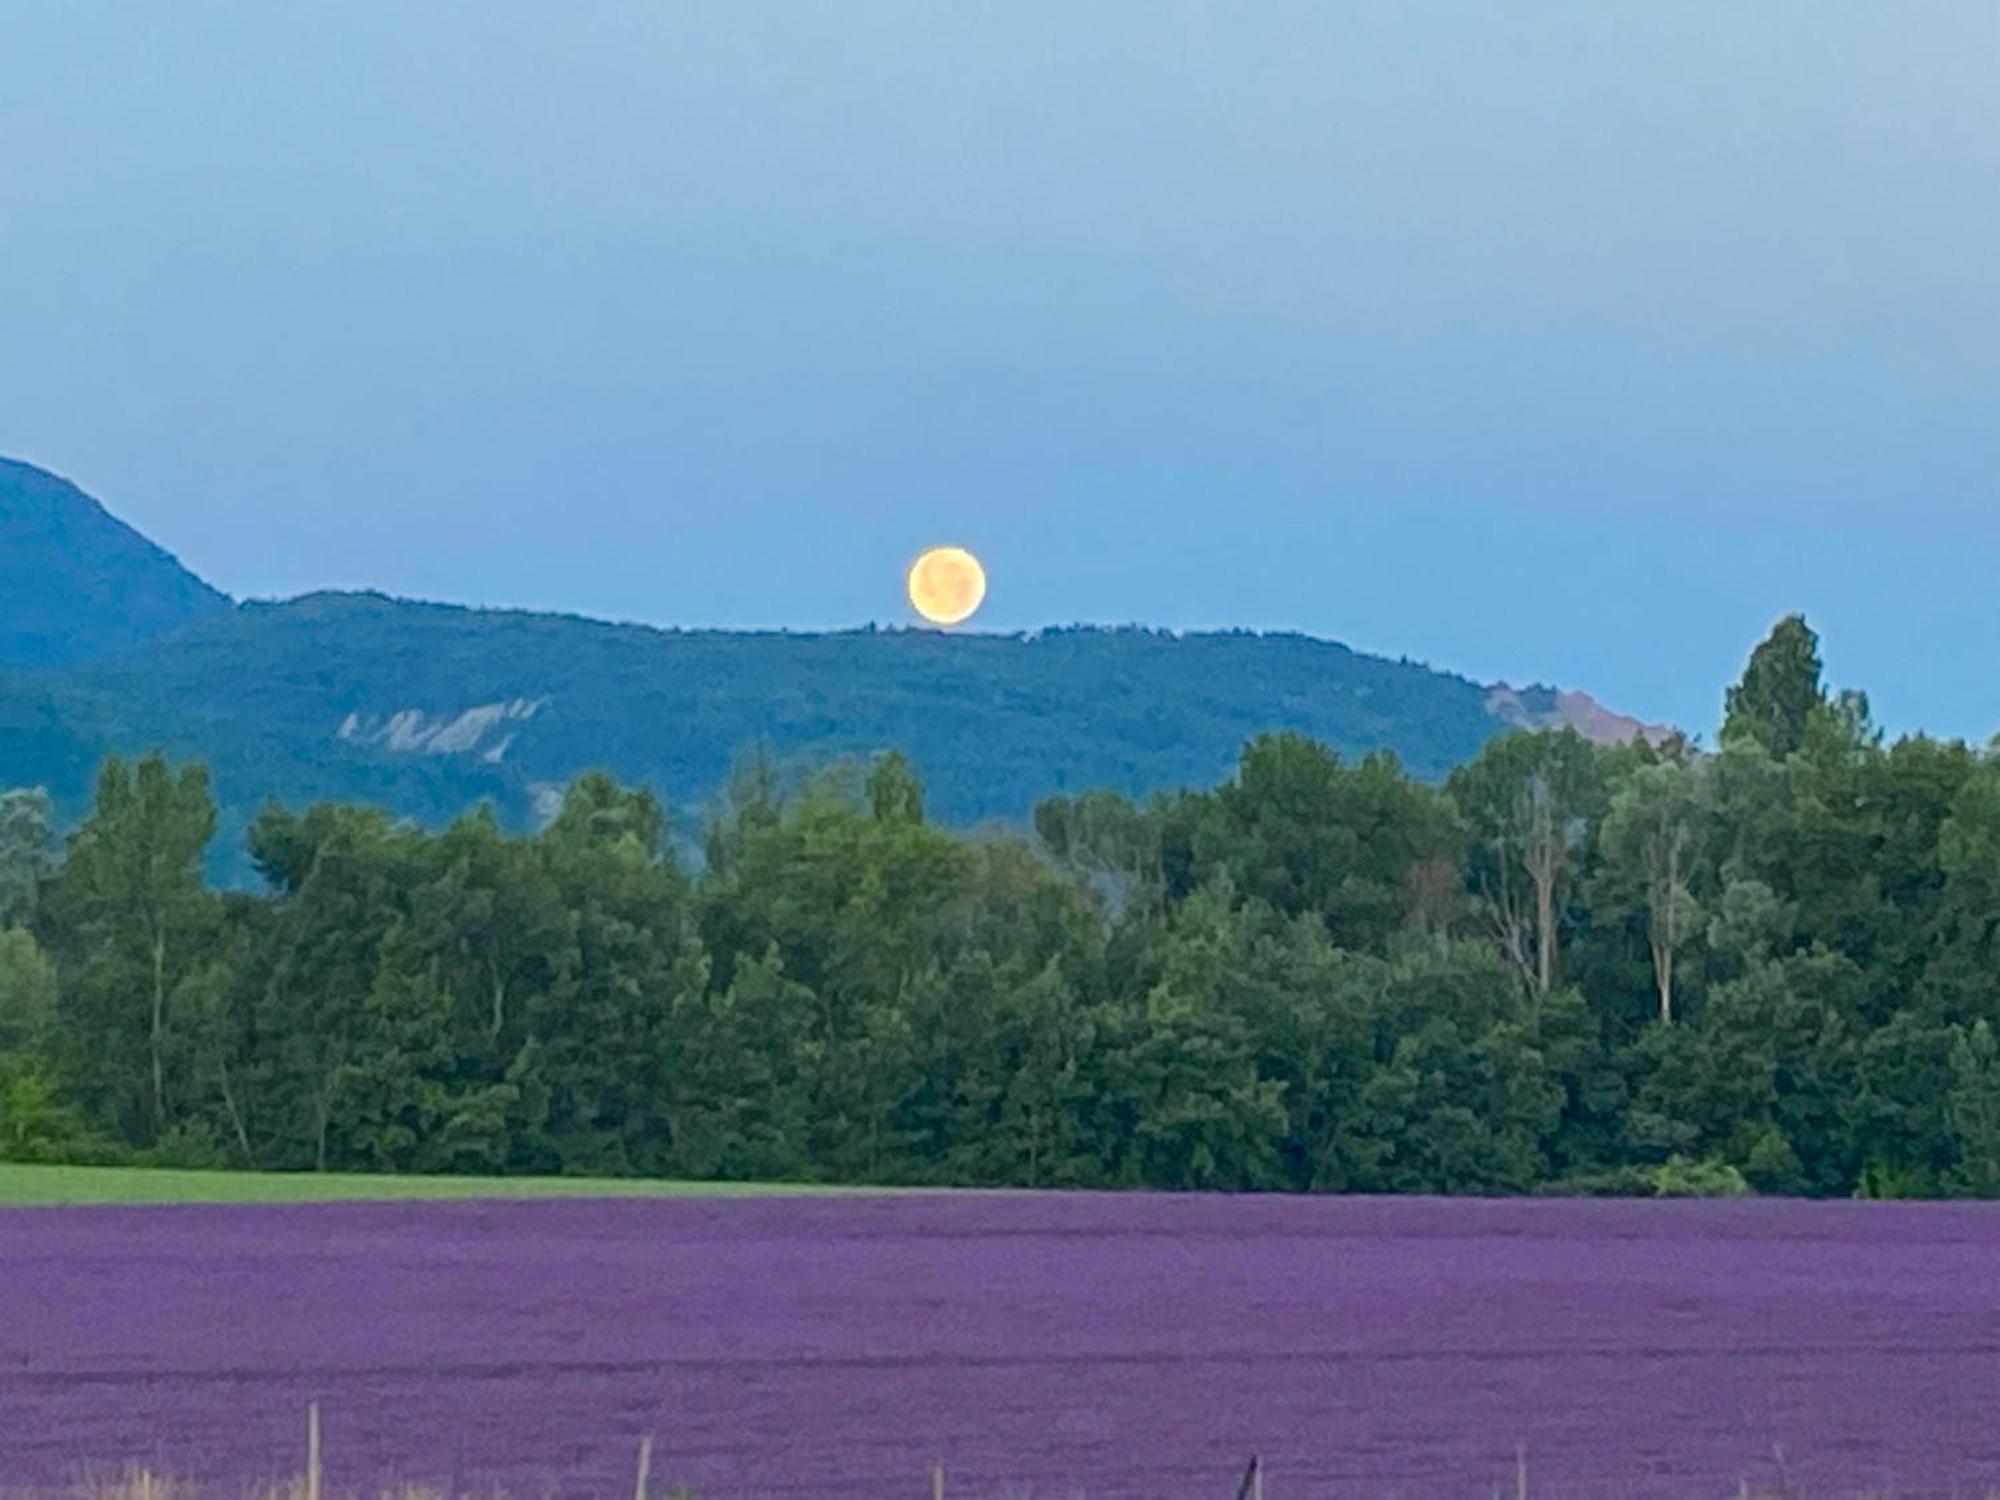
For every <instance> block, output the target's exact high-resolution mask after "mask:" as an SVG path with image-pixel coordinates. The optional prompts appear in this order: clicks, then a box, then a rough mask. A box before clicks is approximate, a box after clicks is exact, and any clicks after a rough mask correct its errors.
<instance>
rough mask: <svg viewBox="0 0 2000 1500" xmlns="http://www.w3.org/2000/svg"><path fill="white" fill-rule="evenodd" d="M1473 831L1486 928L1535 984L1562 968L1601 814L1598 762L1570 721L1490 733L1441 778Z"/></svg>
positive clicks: (1540, 986)
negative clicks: (1474, 753) (1545, 729)
mask: <svg viewBox="0 0 2000 1500" xmlns="http://www.w3.org/2000/svg"><path fill="white" fill-rule="evenodd" d="M1446 786H1447V789H1448V791H1449V792H1450V794H1451V797H1452V800H1453V801H1454V802H1455V803H1456V804H1457V806H1458V808H1459V809H1460V811H1461V812H1462V814H1463V815H1464V817H1465V819H1466V822H1467V824H1468V825H1469V829H1470V833H1471V845H1470V858H1471V881H1470V883H1471V887H1472V893H1473V897H1474V902H1475V905H1476V909H1477V910H1478V912H1479V913H1480V915H1481V917H1482V919H1483V924H1484V928H1485V931H1486V932H1487V933H1488V935H1490V936H1491V937H1492V938H1493V940H1494V941H1495V942H1496V943H1498V945H1499V947H1500V950H1501V952H1502V953H1504V954H1505V955H1506V957H1507V960H1508V962H1510V963H1511V964H1513V965H1514V967H1515V968H1516V969H1518V970H1519V971H1520V973H1521V975H1522V976H1523V978H1524V979H1526V980H1527V982H1528V983H1530V984H1531V985H1533V986H1534V988H1535V989H1537V990H1538V991H1540V992H1541V993H1542V994H1547V993H1549V992H1550V991H1551V990H1553V989H1554V988H1555V987H1556V984H1557V982H1558V981H1559V979H1560V977H1561V972H1562V966H1561V961H1560V953H1561V946H1562V942H1563V939H1564V936H1565V933H1566V930H1567V929H1568V927H1569V925H1570V906H1571V899H1572V896H1573V894H1574V892H1575V890H1576V888H1577V886H1578V884H1579V883H1580V881H1581V879H1582V876H1583V873H1584V872H1583V868H1582V867H1583V864H1584V861H1585V859H1586V858H1587V856H1588V853H1589V851H1590V848H1591V843H1592V839H1593V836H1594V831H1595V828H1596V824H1597V821H1598V820H1599V818H1600V817H1601V816H1602V812H1603V809H1602V801H1603V792H1604V784H1603V768H1602V766H1601V764H1600V760H1599V756H1598V754H1597V752H1596V751H1595V749H1594V748H1593V747H1592V746H1591V744H1590V743H1589V742H1588V741H1587V740H1585V739H1584V738H1583V737H1582V736H1581V735H1579V734H1577V733H1576V732H1575V731H1574V730H1572V729H1562V730H1558V731H1556V732H1554V733H1545V734H1533V733H1528V732H1525V731H1521V732H1516V733H1513V734H1507V735H1502V736H1500V737H1499V738H1498V739H1495V740H1493V741H1491V742H1490V743H1489V744H1488V745H1487V746H1486V748H1485V750H1484V751H1482V752H1481V754H1480V755H1479V757H1478V758H1477V759H1476V760H1474V761H1472V762H1471V763H1470V764H1468V765H1465V766H1462V767H1460V768H1459V769H1458V770H1456V771H1454V772H1453V773H1452V774H1451V778H1450V780H1449V781H1448V782H1447V783H1446Z"/></svg>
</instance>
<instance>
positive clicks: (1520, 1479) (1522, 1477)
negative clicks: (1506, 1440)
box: [1514, 1443, 1528, 1500]
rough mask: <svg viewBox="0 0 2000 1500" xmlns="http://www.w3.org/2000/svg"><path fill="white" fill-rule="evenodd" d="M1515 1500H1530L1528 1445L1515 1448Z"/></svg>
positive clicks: (1522, 1444) (1521, 1444) (1517, 1445)
mask: <svg viewBox="0 0 2000 1500" xmlns="http://www.w3.org/2000/svg"><path fill="white" fill-rule="evenodd" d="M1514 1500H1528V1445H1527V1444H1526V1443H1517V1444H1515V1446H1514Z"/></svg>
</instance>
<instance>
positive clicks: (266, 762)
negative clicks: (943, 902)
mask: <svg viewBox="0 0 2000 1500" xmlns="http://www.w3.org/2000/svg"><path fill="white" fill-rule="evenodd" d="M8 468H9V470H10V471H19V470H20V469H21V468H22V466H20V465H11V466H8ZM31 472H32V471H31ZM41 478H42V480H43V481H45V483H44V484H42V485H41V487H40V488H39V490H37V489H36V486H35V485H33V484H24V483H23V482H22V481H20V479H19V477H18V473H10V479H11V480H12V482H14V483H15V485H16V492H17V493H23V492H29V491H33V492H36V493H40V494H41V495H42V496H43V497H44V501H45V503H47V504H49V505H57V504H58V503H60V505H61V506H62V507H66V510H65V514H66V516H67V517H68V518H69V522H70V523H71V524H72V527H73V529H72V531H70V532H68V533H59V532H54V531H51V530H50V529H49V528H47V527H45V528H44V529H43V530H42V531H41V532H40V533H37V534H36V537H37V540H36V541H35V543H34V545H35V546H36V547H38V548H40V549H41V550H42V551H43V552H47V551H48V550H50V549H51V548H54V549H55V550H57V551H61V550H62V549H63V548H64V547H66V546H68V545H70V544H69V543H66V542H65V541H64V540H63V537H64V536H65V535H69V536H74V537H79V538H81V540H80V541H79V542H77V543H76V544H75V551H76V553H77V557H76V559H75V567H74V569H73V570H72V572H73V573H74V574H75V575H76V576H80V577H92V578H99V577H103V576H105V569H106V567H107V563H106V561H105V560H106V559H107V558H110V557H113V556H116V555H123V554H118V553H117V552H116V549H115V548H114V547H112V546H111V545H110V544H108V543H106V542H105V541H104V540H103V535H102V533H103V526H102V525H97V524H96V523H93V522H91V521H89V520H88V516H89V514H90V513H94V514H95V515H96V516H98V517H101V518H102V522H103V523H104V525H108V526H110V527H112V528H115V529H116V531H117V532H118V533H121V534H122V535H123V536H124V537H128V538H130V542H129V543H126V542H120V543H119V544H118V545H119V546H122V547H124V548H125V552H126V553H127V554H131V555H132V556H134V557H136V558H137V561H136V562H134V563H133V567H132V572H133V578H132V583H131V588H130V592H131V593H132V596H133V598H134V599H135V601H136V602H137V605H138V608H137V609H136V611H135V613H134V616H133V618H131V619H129V620H127V621H125V623H124V625H123V626H122V632H123V633H122V635H121V633H120V629H121V628H120V627H119V625H118V620H117V616H116V612H115V610H113V609H112V608H111V601H107V600H106V599H104V598H102V597H100V595H99V594H97V593H94V592H91V591H90V590H87V589H82V588H80V587H79V588H77V589H74V590H73V591H72V594H71V595H70V596H69V597H71V598H73V599H74V600H76V603H75V605H74V608H75V609H76V611H77V616H78V618H80V619H85V620H87V621H90V622H93V629H94V634H93V635H92V636H91V639H92V640H93V641H95V642H96V643H98V645H97V649H96V650H93V651H92V652H90V653H89V654H91V655H92V656H94V657H95V659H93V660H87V661H77V662H75V663H74V664H72V665H70V666H69V667H67V668H66V669H63V670H52V669H50V668H48V667H47V666H41V667H40V669H38V670H20V669H18V668H17V669H16V670H13V671H11V672H8V671H5V670H4V668H5V666H6V663H4V662H0V786H4V785H21V784H41V785H46V786H47V787H48V788H49V790H50V792H51V794H52V795H53V796H54V797H55V799H56V802H57V805H58V807H59V809H60V810H61V811H62V812H63V813H64V814H65V816H66V817H68V818H73V817H76V816H79V815H80V814H81V813H82V811H83V810H84V807H85V805H86V804H87V801H88V797H89V791H90V784H91V781H92V779H93V777H94V775H95V771H96V767H97V764H98V762H99V761H100V760H101V759H102V757H103V756H104V755H105V754H106V753H108V752H112V751H118V752H125V753H132V752H139V751H143V750H145V749H147V748H149V747H152V746H156V745H157V746H159V747H161V748H164V749H166V750H168V751H169V752H171V753H173V754H174V755H176V756H182V757H197V758H200V759H202V760H204V761H206V762H208V763H209V765H210V766H211V768H212V769H213V771H214V774H215V784H216V792H217V795H218V798H219V800H220V802H221V804H222V820H221V829H220V838H219V839H218V851H217V871H218V873H221V874H224V875H225V876H229V877H234V878H243V877H245V876H246V875H247V873H248V871H247V867H246V866H245V864H244V859H243V856H242V853H241V847H242V837H241V835H242V832H243V829H244V827H245V826H246V825H247V823H248V821H249V819H250V818H251V817H253V816H254V815H255V812H256V809H257V807H258V805H259V804H260V803H261V802H262V801H263V800H264V799H265V798H267V797H277V798H279V799H281V800H283V801H286V802H289V803H292V804H295V805H296V804H300V803H304V802H308V801H311V800H315V799H321V798H331V799H339V800H351V801H368V802H375V803H379V804H381V805H383V806H386V807H389V808H391V809H393V810H395V811H397V812H399V813H402V814H405V815H408V816H411V817H415V818H418V819H421V820H424V821H426V822H438V821H442V820H444V819H446V818H449V817H451V816H453V815H455V814H457V813H458V812H460V811H462V810H463V809H465V808H466V807H467V806H469V805H471V804H472V803H474V802H477V801H479V800H481V799H488V800H491V801H492V802H493V803H494V804H495V806H496V807H497V809H498V810H499V812H500V813H501V815H502V817H503V818H505V819H506V820H507V821H509V822H510V823H513V824H515V825H518V826H532V825H533V824H535V823H536V822H538V821H539V820H540V819H541V818H542V817H544V816H546V814H547V813H548V812H549V810H550V807H551V804H552V801H553V799H554V798H555V797H557V796H559V795H560V790H561V788H562V787H563V786H564V785H565V784H566V783H567V782H568V781H570V780H571V779H572V778H573V777H575V776H576V775H577V774H579V773H580V772H582V771H584V770H587V769H591V768H593V767H602V768H605V769H608V770H610V771H612V772H613V773H615V774H616V775H618V776H619V777H621V778H623V779H625V780H628V781H633V782H640V783H644V784H646V785H648V786H651V787H653V788H654V789H656V790H657V791H658V792H659V793H660V794H661V795H662V796H663V797H665V798H666V800H667V801H668V804H669V806H670V807H672V808H673V809H675V811H676V813H677V814H678V817H677V823H678V826H679V827H680V829H681V831H682V832H683V833H686V832H688V831H689V830H690V829H691V828H692V826H693V824H694V823H695V821H696V819H697V817H698V815H699V813H700V811H701V810H702V808H703V807H704V806H705V805H706V804H707V803H708V802H709V801H710V799H712V798H713V797H714V796H715V794H716V793H717V792H718V791H719V790H720V789H721V787H722V786H723V785H724V783H725V782H726V779H727V776H728V773H729V770H730V768H731V765H732V763H733V762H735V761H736V760H737V759H738V758H739V757H741V756H742V755H744V754H745V753H746V752H748V751H750V750H752V749H754V748H755V747H757V746H759V745H762V746H764V747H765V748H766V749H768V751H769V752H770V753H771V754H772V755H773V756H774V757H776V758H777V759H778V760H779V762H780V763H781V764H789V765H791V766H795V767H809V766H813V765H817V764H821V763H824V762H826V761H829V760H832V759H835V758H838V757H842V756H859V755H867V754H870V753H872V752H875V751H878V750H882V749H886V748H889V747H896V748H900V749H902V750H903V751H905V752H906V753H907V754H908V755H909V756H910V757H911V758H912V760H913V761H914V762H915V763H916V766H917V768H918V770H919V772H920V773H921V774H922V775H923V777H924V780H925V783H926V786H927V790H928V800H929V804H930V807H931V810H932V812H933V814H934V815H935V816H937V817H939V818H941V819H943V820H945V821H948V822H952V823H956V824H960V825H965V824H972V823H976V822H980V821H982V820H985V819H989V818H1002V819H1008V820H1018V819H1025V818H1026V816H1027V814H1028V813H1029V812H1030V811H1031V810H1032V808H1033V806H1034V804H1035V802H1036V801H1037V800H1039V799H1040V798H1042V797H1044V796H1047V795H1049V794H1050V793H1053V792H1061V791H1076V790H1082V789H1085V788H1090V787H1112V788H1116V789H1119V790H1121V791H1125V792H1127V793H1130V794H1134V795H1142V794H1145V793H1148V792H1151V791H1155V790H1160V789H1164V788H1172V787H1180V786H1203V785H1209V784H1212V783H1214V782H1216V781H1217V780H1219V779H1221V778H1222V777H1223V776H1225V775H1227V774H1228V772H1229V770H1230V768H1231V767H1232V765H1233V764H1234V761H1235V758H1236V755H1237V752H1238V751H1239V750H1240V748H1241V747H1242V745H1243V743H1244V741H1245V740H1247V739H1249V738H1250V737H1251V736H1253V735H1255V734H1257V733H1259V732H1261V731H1264V730H1268V729H1296V730H1300V731H1303V732H1305V733H1307V734H1310V735H1313V736H1314V737H1316V738H1318V739H1321V740H1324V741H1325V742H1327V743H1328V744H1330V745H1332V746H1334V747H1335V748H1336V749H1338V750H1340V751H1342V752H1343V753H1345V754H1348V755H1360V754H1363V753H1366V752H1368V751H1370V750H1377V749H1388V750H1393V751H1395V752H1396V754H1397V755H1398V756H1400V757H1401V759H1402V760H1403V762H1404V764H1405V765H1407V766H1408V767H1409V768H1410V769H1411V770H1412V771H1413V772H1415V773H1416V774H1417V775H1419V776H1422V777H1426V778H1435V777H1440V776H1442V775H1443V774H1444V773H1445V772H1446V771H1448V770H1449V769H1450V768H1451V767H1452V766H1454V765H1456V764H1458V763H1460V762H1461V761H1463V760H1465V759H1467V758H1469V757H1471V756H1472V755H1475V754H1476V753H1478V750H1479V748H1480V746H1481V745H1483V744H1484V743H1485V742H1486V740H1487V739H1489V738H1490V737H1492V736H1493V735H1494V734H1496V733H1498V732H1500V731H1501V730H1503V729H1505V728H1507V727H1509V726H1510V725H1517V724H1526V725H1530V726H1538V725H1540V724H1543V723H1557V722H1573V723H1580V724H1581V725H1582V726H1583V727H1585V728H1586V731H1587V732H1589V731H1591V730H1595V731H1596V732H1599V733H1605V734H1612V735H1621V736H1622V735H1623V734H1626V733H1629V732H1630V730H1629V729H1627V728H1625V727H1624V726H1633V727H1636V721H1632V720H1622V719H1618V718H1617V716H1614V715H1607V714H1605V713H1604V712H1603V711H1602V710H1598V709H1597V708H1596V705H1595V704H1593V703H1591V702H1590V700H1589V699H1588V698H1585V697H1583V696H1582V695H1580V694H1559V693H1557V692H1556V691H1555V690H1554V689H1549V688H1528V689H1522V690H1519V691H1516V690H1514V689H1509V688H1489V687H1487V686H1484V685H1482V684H1480V683H1476V682H1473V681H1471V680H1469V679H1467V678H1464V677H1458V676H1454V675H1451V674H1449V673H1443V672H1437V671H1433V670H1431V669H1430V668H1428V667H1424V666H1421V665H1418V664H1415V663H1412V662H1408V661H1389V660H1386V659H1384V658H1381V657H1374V656H1366V655H1362V654H1360V653H1358V652H1355V651H1352V650H1350V649H1348V648H1347V647H1345V646H1341V645H1336V644H1334V643H1332V642H1329V641H1323V640H1316V639H1313V638H1311V637H1307V636H1302V635H1289V634H1285V635H1259V634H1254V633H1249V632H1225V633H1212V634H1190V635H1186V636H1177V635H1174V634H1171V633H1168V632H1162V631H1152V630H1144V629H1138V628H1126V629H1096V628H1082V627H1077V628H1066V629H1057V630H1047V631H1041V632H1037V633H1035V634H1032V635H1011V636H1003V635H990V634H982V633H978V632H960V633H941V632H938V631H932V630H900V629H899V630H874V629H867V630H853V631H843V632H834V633H827V634H792V633H788V632H777V631H770V632H740V631H712V630H698V631H680V630H656V629H651V628H648V627H644V626H636V625H616V624H609V623H606V622H602V621H597V620H588V619H580V618H576V617H573V616H567V615H553V614H535V613H529V612H525V611H516V610H480V609H464V608H458V607H455V606H447V605H438V604H424V603H413V602H408V601H403V600H396V599H390V598H387V597H384V596H382V595H379V594H332V593H328V594H313V595H308V596H306V597H304V598H301V599H295V600H291V601H288V602H284V603H275V604H267V603H250V604H244V605H241V606H237V607H233V608H232V607H230V606H229V604H228V602H227V601H226V600H224V599H223V598H222V596H220V595H217V594H215V593H214V592H213V591H212V590H207V589H206V587H205V585H201V584H200V583H199V582H198V581H197V580H193V579H192V578H191V576H190V575H186V574H184V573H179V572H178V569H177V565H175V564H173V562H172V560H171V559H170V558H167V557H166V555H165V554H164V553H160V552H158V551H157V549H152V548H151V547H150V544H147V543H144V542H143V540H142V539H140V538H137V537H136V535H134V534H132V533H130V532H127V531H125V529H124V528H122V527H119V526H118V523H116V522H114V521H111V520H110V518H109V517H108V516H104V514H103V512H102V511H101V510H97V509H96V507H95V506H94V503H93V502H90V501H88V500H87V499H86V498H85V497H83V496H81V495H80V494H79V493H78V492H76V491H74V490H71V489H69V488H68V487H67V486H62V485H61V481H55V480H49V479H48V477H47V476H41ZM48 484H54V485H57V486H60V487H61V489H62V490H63V491H65V492H66V494H65V495H55V496H51V495H50V493H49V491H48V490H47V485H48ZM70 497H74V498H73V499H72V498H70ZM79 503H80V504H81V505H83V506H87V507H89V508H90V509H89V511H87V512H86V511H82V510H79V509H78V508H77V507H78V504H79ZM93 527H94V528H95V529H92V528H93ZM132 544H136V545H137V548H138V549H140V550H139V551H138V552H136V553H135V552H133V548H132ZM9 565H10V566H12V565H13V560H12V559H11V558H10V559H9ZM177 578H178V580H181V581H179V582H177V581H176V579H177ZM148 588H150V589H151V592H150V593H149V592H147V589H148ZM176 589H178V590H179V592H178V593H176V592H175V590H176ZM60 597H61V596H59V595H57V594H54V593H48V594H45V596H44V597H42V598H41V599H39V600H37V601H34V602H33V603H32V605H31V607H30V609H29V610H28V612H27V613H26V614H24V615H21V616H18V617H17V616H16V615H15V614H14V612H13V611H12V610H11V609H10V607H9V606H8V604H7V602H6V601H5V600H4V599H0V637H7V638H13V637H15V636H19V637H21V638H26V637H27V636H29V635H32V633H33V628H31V626H30V625H29V624H24V623H23V621H32V620H35V619H48V618H52V617H51V616H49V615H48V614H47V613H46V612H47V611H49V610H60V609H61V608H62V606H61V604H60V603H59V598H60ZM176 600H178V601H179V604H178V606H176V607H168V606H169V605H172V604H174V601H176ZM86 601H87V602H86ZM176 608H178V611H179V615H180V618H179V620H178V621H177V622H176V623H178V625H179V628H178V629H171V630H167V629H166V628H165V626H166V622H167V621H170V620H174V619H175V615H176ZM37 611H41V612H42V613H40V614H37V613H36V612H37ZM53 618H58V619H59V618H61V616H60V615H57V616H54V617H53ZM35 628H38V627H35ZM143 637H151V638H150V639H143V640H142V639H140V638H143ZM113 642H116V643H117V644H118V645H119V646H120V647H121V648H122V649H117V650H114V649H111V644H110V643H113ZM1586 706H1587V707H1586Z"/></svg>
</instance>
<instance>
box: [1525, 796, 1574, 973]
mask: <svg viewBox="0 0 2000 1500" xmlns="http://www.w3.org/2000/svg"><path fill="white" fill-rule="evenodd" d="M1526 800H1527V808H1526V813H1527V816H1526V817H1525V818H1524V819H1523V820H1522V821H1523V822H1524V823H1525V825H1526V838H1525V839H1524V841H1523V845H1524V847H1523V849H1522V863H1523V864H1524V865H1525V866H1526V867H1527V872H1528V879H1529V881H1530V882H1532V883H1533V885H1534V888H1535V983H1536V988H1537V989H1539V990H1540V991H1541V992H1542V993H1543V994H1544V995H1546V994H1547V993H1548V992H1549V991H1550V990H1551V989H1553V988H1554V987H1555V981H1556V882H1557V881H1558V880H1559V879H1560V878H1561V877H1562V867H1563V854H1564V848H1563V830H1562V828H1561V826H1560V824H1559V821H1558V819H1557V816H1556V805H1555V795H1554V793H1553V792H1552V791H1551V790H1550V789H1549V785H1548V783H1547V782H1546V781H1544V780H1543V779H1542V778H1541V777H1539V776H1537V777H1536V778H1535V779H1534V780H1533V781H1531V782H1530V783H1529V786H1528V792H1527V797H1526Z"/></svg>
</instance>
